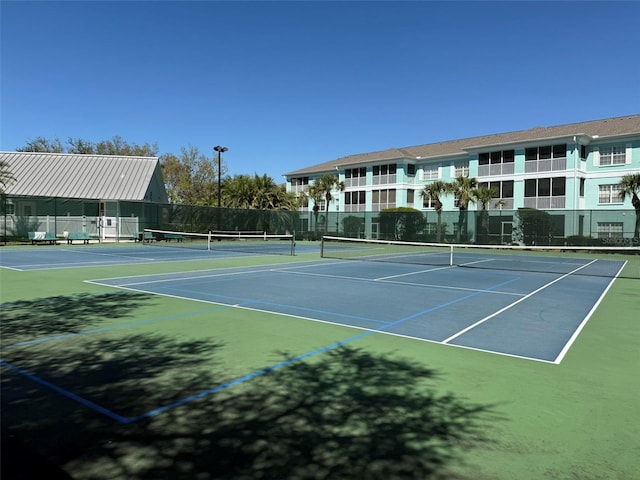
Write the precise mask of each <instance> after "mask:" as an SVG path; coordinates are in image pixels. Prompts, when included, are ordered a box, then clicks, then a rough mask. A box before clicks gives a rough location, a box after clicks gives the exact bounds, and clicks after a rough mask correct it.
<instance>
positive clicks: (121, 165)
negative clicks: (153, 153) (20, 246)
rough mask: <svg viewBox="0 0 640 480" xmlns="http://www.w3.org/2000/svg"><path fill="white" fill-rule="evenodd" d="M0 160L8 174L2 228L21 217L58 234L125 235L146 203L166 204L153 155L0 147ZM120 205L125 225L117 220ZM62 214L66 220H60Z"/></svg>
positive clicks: (135, 227)
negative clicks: (80, 152) (125, 219)
mask: <svg viewBox="0 0 640 480" xmlns="http://www.w3.org/2000/svg"><path fill="white" fill-rule="evenodd" d="M0 161H2V162H5V164H6V168H7V170H8V171H9V172H10V173H11V175H12V177H13V181H11V182H9V183H8V184H7V186H6V188H5V191H4V198H5V201H4V202H3V211H4V220H5V229H7V228H8V229H9V230H11V229H12V228H14V229H15V225H14V223H13V222H15V221H18V220H20V221H22V222H31V224H32V226H31V227H30V229H31V228H34V227H33V225H35V224H36V223H37V224H39V227H38V228H39V229H45V230H51V231H56V233H58V234H60V233H61V232H60V230H61V229H64V230H65V231H67V230H70V229H71V230H72V231H88V232H90V233H91V234H92V235H95V236H98V237H100V238H107V237H116V238H119V237H122V236H125V237H128V236H131V235H134V234H135V232H137V230H138V229H139V223H138V218H140V217H141V216H143V212H144V208H145V207H144V206H145V205H148V204H166V203H168V198H167V192H166V190H165V185H164V180H163V177H162V171H161V168H160V161H159V159H158V158H157V157H134V156H116V155H92V154H69V153H44V152H0ZM51 205H53V206H51ZM124 205H126V210H127V213H126V215H127V217H128V222H129V224H128V225H123V224H122V220H121V218H122V216H123V215H124V214H125V212H124V210H125V207H124ZM61 213H62V214H63V215H66V218H67V219H68V221H67V222H66V223H65V224H63V225H61V224H60V222H59V221H58V220H57V219H58V218H60V214H61ZM51 217H53V218H56V222H55V225H53V226H52V225H50V224H49V220H48V219H49V218H51Z"/></svg>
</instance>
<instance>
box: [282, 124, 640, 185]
mask: <svg viewBox="0 0 640 480" xmlns="http://www.w3.org/2000/svg"><path fill="white" fill-rule="evenodd" d="M581 134H583V135H587V136H589V137H592V139H595V138H596V137H597V138H598V140H601V139H603V138H606V137H615V136H620V135H631V134H640V115H630V116H626V117H616V118H608V119H605V120H593V121H588V122H580V123H571V124H567V125H559V126H555V127H535V128H531V129H528V130H519V131H516V132H509V133H498V134H494V135H484V136H480V137H471V138H464V139H460V140H451V141H446V142H438V143H430V144H426V145H418V146H414V147H403V148H389V149H387V150H382V151H379V152H371V153H361V154H357V155H349V156H346V157H342V158H338V159H335V160H330V161H328V162H324V163H320V164H317V165H313V166H311V167H307V168H302V169H300V170H296V171H293V172H290V173H287V174H286V175H287V176H291V175H305V174H311V173H319V172H326V171H334V170H335V168H336V167H344V166H348V165H358V164H364V163H370V162H377V161H385V160H394V159H399V158H411V159H415V158H417V157H420V158H421V159H436V158H442V157H450V156H456V155H458V156H464V155H468V153H469V151H470V150H474V149H475V150H477V149H482V148H489V147H500V146H502V145H509V144H518V143H521V144H524V143H527V142H535V141H538V140H544V139H554V138H566V137H571V136H573V135H581Z"/></svg>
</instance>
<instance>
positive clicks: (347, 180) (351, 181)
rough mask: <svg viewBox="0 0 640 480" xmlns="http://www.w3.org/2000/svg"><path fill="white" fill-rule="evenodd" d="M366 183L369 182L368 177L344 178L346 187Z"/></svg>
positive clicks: (359, 185) (360, 185)
mask: <svg viewBox="0 0 640 480" xmlns="http://www.w3.org/2000/svg"><path fill="white" fill-rule="evenodd" d="M366 184H367V177H352V178H345V180H344V186H345V188H349V187H363V186H365V185H366Z"/></svg>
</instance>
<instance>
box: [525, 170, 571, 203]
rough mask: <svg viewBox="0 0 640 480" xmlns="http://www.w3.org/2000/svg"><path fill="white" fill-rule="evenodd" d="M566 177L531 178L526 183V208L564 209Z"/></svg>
mask: <svg viewBox="0 0 640 480" xmlns="http://www.w3.org/2000/svg"><path fill="white" fill-rule="evenodd" d="M565 193H566V179H565V177H554V178H530V179H527V180H525V181H524V197H525V198H524V206H525V207H527V208H540V209H545V208H564V206H565V199H566V197H565Z"/></svg>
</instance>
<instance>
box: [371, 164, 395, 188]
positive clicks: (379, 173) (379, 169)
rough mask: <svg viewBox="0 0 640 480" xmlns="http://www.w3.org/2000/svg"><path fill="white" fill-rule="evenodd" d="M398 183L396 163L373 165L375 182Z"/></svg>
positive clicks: (380, 183) (379, 183) (384, 183)
mask: <svg viewBox="0 0 640 480" xmlns="http://www.w3.org/2000/svg"><path fill="white" fill-rule="evenodd" d="M390 183H396V164H395V163H392V164H389V165H376V166H374V167H373V184H374V185H387V184H390Z"/></svg>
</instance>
